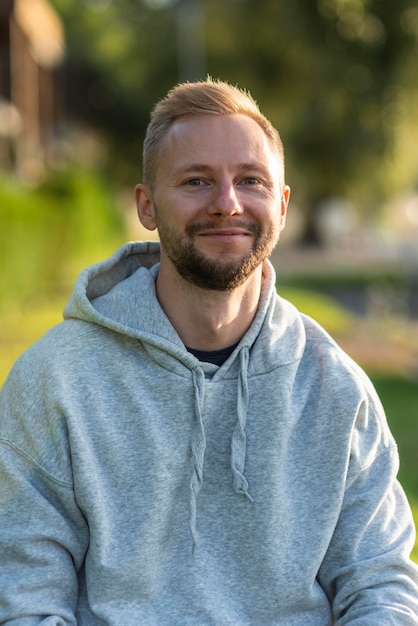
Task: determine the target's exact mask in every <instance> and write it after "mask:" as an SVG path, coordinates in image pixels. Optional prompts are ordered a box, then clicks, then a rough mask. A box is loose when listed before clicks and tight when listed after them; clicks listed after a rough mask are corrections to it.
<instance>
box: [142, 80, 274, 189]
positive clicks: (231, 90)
mask: <svg viewBox="0 0 418 626" xmlns="http://www.w3.org/2000/svg"><path fill="white" fill-rule="evenodd" d="M233 114H241V115H247V116H248V117H250V118H252V119H253V120H254V121H255V122H257V124H258V125H259V126H260V127H261V128H262V130H263V131H264V133H265V134H266V136H267V138H268V139H269V141H270V143H271V146H272V148H273V149H274V150H275V151H276V152H277V153H278V154H279V155H280V157H281V159H282V162H283V167H284V149H283V144H282V140H281V138H280V135H279V133H278V131H277V130H276V129H275V128H274V126H273V125H272V123H271V122H270V121H269V120H268V119H267V118H266V117H265V116H264V115H263V114H262V113H261V111H260V109H259V107H258V105H257V103H256V101H255V100H254V98H253V97H252V96H251V94H250V93H249V92H248V91H245V90H243V89H240V88H238V87H235V86H233V85H231V84H229V83H227V82H225V81H221V80H214V79H212V78H210V77H208V78H207V79H206V80H204V81H196V82H187V83H179V84H178V85H176V86H175V87H173V88H172V89H170V91H169V92H168V93H167V95H166V96H165V97H164V98H162V99H161V100H160V101H159V102H157V104H156V105H155V107H154V108H153V110H152V112H151V118H150V123H149V124H148V128H147V132H146V135H145V140H144V148H143V179H144V182H145V184H148V185H150V186H151V187H152V185H153V184H154V182H155V172H156V168H157V163H158V157H159V149H160V146H161V143H162V141H163V139H164V138H165V136H166V135H167V133H168V131H169V129H170V127H171V125H172V124H173V123H174V122H175V121H176V120H178V119H179V118H181V117H184V116H186V115H233Z"/></svg>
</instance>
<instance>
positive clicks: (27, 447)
mask: <svg viewBox="0 0 418 626" xmlns="http://www.w3.org/2000/svg"><path fill="white" fill-rule="evenodd" d="M24 360H25V359H21V362H20V363H19V362H18V364H17V366H15V368H14V370H13V371H12V373H11V374H10V376H9V379H8V380H7V381H6V383H5V385H4V387H3V389H2V392H1V395H0V555H1V559H0V623H1V624H9V623H10V624H16V625H17V624H19V626H29V625H32V624H33V625H34V624H47V625H48V626H64V625H67V624H68V625H69V624H76V618H75V611H76V606H77V599H78V583H77V571H79V570H80V568H81V567H82V564H83V561H84V555H85V552H86V549H87V542H88V539H87V537H88V534H87V525H86V522H85V519H84V517H83V515H82V514H81V511H80V510H79V508H78V507H77V504H76V502H75V498H74V490H73V485H72V481H71V478H70V477H71V473H70V470H69V465H68V464H69V454H68V440H67V439H68V438H66V436H65V427H64V425H63V422H62V418H61V416H60V415H59V411H58V410H57V407H54V406H48V405H47V404H46V403H45V401H43V400H42V395H43V394H42V391H43V390H42V387H43V386H44V384H45V383H44V382H43V381H42V377H36V374H35V373H34V372H33V368H27V367H24V366H23V365H22V362H24ZM34 378H37V383H36V384H34V383H33V382H32V381H33V380H34Z"/></svg>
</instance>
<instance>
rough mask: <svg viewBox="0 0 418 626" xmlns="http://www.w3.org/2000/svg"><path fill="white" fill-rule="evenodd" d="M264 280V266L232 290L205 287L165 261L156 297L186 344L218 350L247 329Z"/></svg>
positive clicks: (158, 280)
mask: <svg viewBox="0 0 418 626" xmlns="http://www.w3.org/2000/svg"><path fill="white" fill-rule="evenodd" d="M261 281H262V266H260V267H259V268H257V270H256V271H255V272H254V273H253V274H252V275H251V276H250V277H249V279H248V280H247V281H246V282H245V283H244V284H243V285H241V286H240V287H238V288H236V289H234V290H233V291H228V292H221V291H214V290H209V289H202V288H200V287H196V286H194V285H191V284H190V283H188V282H187V281H185V280H184V279H183V278H182V277H181V276H179V274H178V273H177V272H176V271H175V270H174V268H173V267H170V266H166V265H165V264H164V265H163V263H162V264H161V267H160V271H159V274H158V277H157V283H156V287H157V297H158V301H159V303H160V305H161V307H162V308H163V310H164V312H165V314H166V315H167V317H168V319H169V320H170V322H171V323H172V325H173V326H174V328H175V329H176V331H177V333H178V335H179V336H180V338H181V340H182V341H183V343H184V344H185V345H186V346H188V347H189V348H194V349H196V350H219V349H221V348H225V347H227V346H230V345H233V344H234V343H237V342H238V341H239V340H240V339H241V337H242V336H243V335H244V334H245V333H246V331H247V330H248V328H249V326H250V325H251V322H252V321H253V319H254V316H255V313H256V310H257V306H258V302H259V299H260V292H261Z"/></svg>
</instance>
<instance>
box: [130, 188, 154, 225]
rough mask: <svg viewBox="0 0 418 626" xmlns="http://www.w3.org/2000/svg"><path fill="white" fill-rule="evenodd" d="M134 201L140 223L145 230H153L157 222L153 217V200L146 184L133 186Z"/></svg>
mask: <svg viewBox="0 0 418 626" xmlns="http://www.w3.org/2000/svg"><path fill="white" fill-rule="evenodd" d="M135 202H136V210H137V213H138V217H139V221H140V222H141V224H142V225H143V226H145V228H146V229H147V230H155V229H156V228H157V222H156V219H155V210H154V201H153V199H152V193H151V189H150V188H149V187H148V185H144V184H140V185H137V186H136V187H135Z"/></svg>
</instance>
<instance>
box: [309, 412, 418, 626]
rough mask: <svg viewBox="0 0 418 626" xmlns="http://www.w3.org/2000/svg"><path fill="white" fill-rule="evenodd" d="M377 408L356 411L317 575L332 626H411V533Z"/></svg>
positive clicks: (414, 621)
mask: <svg viewBox="0 0 418 626" xmlns="http://www.w3.org/2000/svg"><path fill="white" fill-rule="evenodd" d="M398 465H399V461H398V454H397V450H396V447H395V444H394V442H393V439H392V437H391V435H390V433H389V430H388V428H387V425H386V421H385V418H384V415H383V413H382V409H381V407H379V405H377V412H376V405H375V403H374V402H371V403H370V405H369V406H363V407H361V409H360V411H359V415H358V419H357V423H356V427H355V430H354V432H353V437H352V449H351V458H350V466H349V468H348V473H347V481H346V490H345V497H344V502H343V504H342V509H341V515H340V519H339V522H338V524H337V527H336V529H335V533H334V537H333V540H332V542H331V545H330V547H329V551H328V554H327V556H326V559H325V560H324V563H323V566H322V568H321V572H320V581H321V584H322V585H323V587H324V589H325V590H326V592H327V593H328V597H329V598H331V602H332V605H333V611H334V617H335V619H336V624H337V625H338V626H346V625H348V624H349V625H350V626H354V625H357V624H358V626H375V625H376V624H379V625H381V626H392V625H393V626H416V625H418V567H417V566H415V565H414V564H413V563H412V562H411V561H410V559H409V555H410V552H411V549H412V546H413V544H414V539H415V530H414V524H413V519H412V515H411V511H410V508H409V505H408V502H407V500H406V497H405V494H404V492H403V490H402V488H401V486H400V485H399V483H398V482H397V479H396V475H397V471H398Z"/></svg>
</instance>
